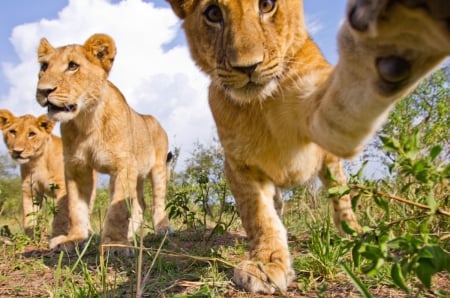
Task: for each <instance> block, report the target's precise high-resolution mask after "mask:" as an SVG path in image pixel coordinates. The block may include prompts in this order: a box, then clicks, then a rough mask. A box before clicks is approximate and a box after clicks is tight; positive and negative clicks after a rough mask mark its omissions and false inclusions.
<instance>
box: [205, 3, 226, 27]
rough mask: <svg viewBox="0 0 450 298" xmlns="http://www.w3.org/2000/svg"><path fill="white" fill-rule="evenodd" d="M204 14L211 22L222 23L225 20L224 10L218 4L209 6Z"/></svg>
mask: <svg viewBox="0 0 450 298" xmlns="http://www.w3.org/2000/svg"><path fill="white" fill-rule="evenodd" d="M203 14H204V16H205V17H206V20H208V21H209V22H211V23H220V22H222V20H223V16H222V12H221V11H220V8H219V6H217V5H210V6H208V7H207V8H206V10H205V12H204V13H203Z"/></svg>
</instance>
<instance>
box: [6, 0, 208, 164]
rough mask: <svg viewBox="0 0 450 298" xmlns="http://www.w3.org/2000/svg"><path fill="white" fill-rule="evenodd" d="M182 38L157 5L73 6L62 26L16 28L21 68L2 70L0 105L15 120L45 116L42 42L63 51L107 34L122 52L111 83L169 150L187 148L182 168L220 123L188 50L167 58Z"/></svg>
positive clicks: (91, 0) (73, 0)
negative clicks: (156, 128) (40, 85)
mask: <svg viewBox="0 0 450 298" xmlns="http://www.w3.org/2000/svg"><path fill="white" fill-rule="evenodd" d="M177 30H179V22H178V19H177V18H176V16H175V15H174V14H173V12H172V11H171V10H170V9H168V8H156V7H155V6H154V5H153V4H152V3H145V2H143V1H141V0H127V1H122V2H120V3H116V4H112V3H109V2H108V1H107V0H70V1H69V3H68V5H67V6H66V7H65V8H64V9H63V10H62V11H61V12H60V13H59V15H58V17H57V18H56V19H52V20H47V19H42V20H40V21H38V22H34V23H28V24H24V25H20V26H17V27H15V28H14V30H13V33H12V36H11V42H12V44H13V46H14V49H15V51H16V53H17V55H18V57H19V60H20V61H19V63H17V64H3V65H2V70H3V72H4V73H5V76H6V78H7V80H8V83H9V86H10V89H9V92H8V95H7V97H6V100H5V99H1V100H0V105H1V107H2V108H7V109H10V110H11V111H12V112H13V113H14V114H16V115H21V114H24V113H31V114H35V115H38V114H43V113H45V110H44V109H42V108H41V107H40V106H39V105H38V104H37V102H36V100H35V88H36V83H37V72H38V64H37V57H36V49H37V46H38V43H39V40H40V38H41V37H45V38H47V39H48V40H49V42H50V43H51V44H52V45H53V46H61V45H65V44H71V43H78V44H83V43H84V41H85V40H86V39H87V38H89V36H91V35H92V34H94V33H98V32H102V33H106V34H109V35H111V36H112V37H113V38H114V40H115V42H116V46H117V56H116V59H115V62H114V66H113V69H112V71H111V75H110V80H111V81H112V82H113V83H114V84H115V85H116V86H117V87H118V88H119V89H120V90H121V91H122V93H123V94H124V95H125V97H126V98H127V100H128V102H129V104H130V105H131V106H132V107H133V108H134V109H135V110H136V111H138V112H140V113H144V114H152V115H154V116H155V117H156V118H158V119H159V121H160V122H161V123H162V125H163V126H164V128H165V129H166V131H167V133H168V135H169V138H170V142H171V147H172V148H173V146H174V145H176V146H178V147H181V150H182V154H183V153H184V154H183V155H184V157H183V155H182V157H181V160H183V158H185V157H186V156H185V154H187V153H189V152H191V151H192V149H193V145H194V142H195V141H197V140H199V141H201V142H203V141H204V142H206V141H209V140H211V139H212V136H213V134H214V129H213V127H214V122H213V120H212V116H211V113H210V111H209V108H208V103H207V85H208V80H207V78H206V76H204V75H203V74H201V73H200V72H199V71H198V69H197V67H196V66H195V65H194V64H193V62H192V61H191V59H190V56H189V52H188V49H187V47H186V46H185V45H179V46H177V47H174V48H172V49H170V50H168V51H164V50H163V45H167V44H168V43H170V42H171V41H173V39H174V38H175V36H176V34H177Z"/></svg>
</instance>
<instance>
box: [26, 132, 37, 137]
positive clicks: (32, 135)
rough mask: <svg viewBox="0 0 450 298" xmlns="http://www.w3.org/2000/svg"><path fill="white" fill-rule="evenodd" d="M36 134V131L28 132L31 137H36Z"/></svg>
mask: <svg viewBox="0 0 450 298" xmlns="http://www.w3.org/2000/svg"><path fill="white" fill-rule="evenodd" d="M35 135H36V133H35V132H34V131H30V132H29V133H28V137H29V138H30V139H31V138H32V137H34V136H35Z"/></svg>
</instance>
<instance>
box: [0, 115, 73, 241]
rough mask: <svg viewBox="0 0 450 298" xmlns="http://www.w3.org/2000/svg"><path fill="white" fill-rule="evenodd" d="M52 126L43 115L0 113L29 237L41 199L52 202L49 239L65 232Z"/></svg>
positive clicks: (59, 164)
mask: <svg viewBox="0 0 450 298" xmlns="http://www.w3.org/2000/svg"><path fill="white" fill-rule="evenodd" d="M54 125H55V123H54V122H53V121H51V120H49V119H47V116H46V115H42V116H39V117H38V118H36V117H34V116H32V115H23V116H20V117H16V116H14V115H13V114H12V113H11V112H10V111H8V110H0V129H1V130H2V132H3V139H4V141H5V144H6V147H7V149H8V152H9V154H10V155H11V157H12V159H14V160H15V161H16V162H17V163H19V165H20V175H21V178H22V216H23V227H24V229H25V233H26V234H27V235H28V236H32V235H33V230H34V227H35V225H36V221H37V212H38V211H39V207H40V206H41V204H42V203H43V202H42V200H43V198H44V196H48V197H51V198H55V199H56V213H55V216H54V218H53V222H52V233H51V237H56V236H59V235H63V234H66V233H67V231H68V229H69V217H68V210H67V195H66V185H65V182H64V164H63V153H62V143H61V139H60V138H58V137H57V136H55V135H54V134H52V130H53V127H54Z"/></svg>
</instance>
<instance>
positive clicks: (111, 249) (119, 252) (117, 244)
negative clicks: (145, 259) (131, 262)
mask: <svg viewBox="0 0 450 298" xmlns="http://www.w3.org/2000/svg"><path fill="white" fill-rule="evenodd" d="M101 246H102V251H103V253H104V254H105V255H113V256H124V257H131V256H133V255H134V248H133V247H132V246H131V245H130V242H129V241H125V240H124V241H113V240H111V239H109V238H104V239H103V240H102V244H101Z"/></svg>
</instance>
